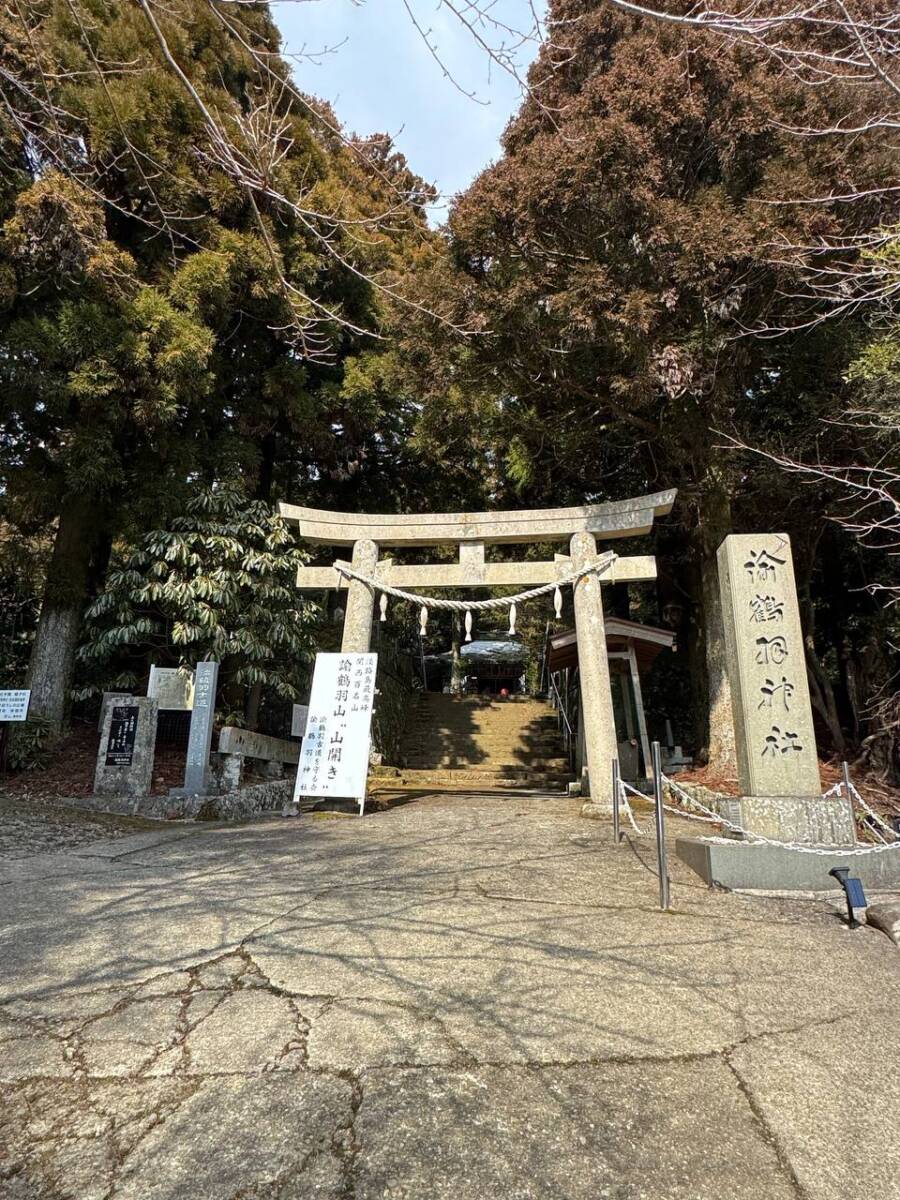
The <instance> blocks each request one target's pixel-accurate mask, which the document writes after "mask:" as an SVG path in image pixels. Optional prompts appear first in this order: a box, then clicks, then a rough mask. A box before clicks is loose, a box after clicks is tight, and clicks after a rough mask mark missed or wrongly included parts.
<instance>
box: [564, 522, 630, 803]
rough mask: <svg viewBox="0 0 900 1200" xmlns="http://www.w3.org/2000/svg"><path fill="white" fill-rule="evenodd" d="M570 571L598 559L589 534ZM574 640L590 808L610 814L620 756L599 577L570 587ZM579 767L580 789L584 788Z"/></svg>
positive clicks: (580, 540)
mask: <svg viewBox="0 0 900 1200" xmlns="http://www.w3.org/2000/svg"><path fill="white" fill-rule="evenodd" d="M569 552H570V554H571V556H572V566H573V567H574V568H577V567H583V566H586V565H587V564H588V563H589V562H591V561H592V560H593V559H594V558H595V557H596V554H597V541H596V538H595V537H594V535H593V534H592V533H576V534H573V535H572V539H571V541H570V543H569ZM573 590H574V601H575V634H576V637H577V638H578V675H579V686H580V690H581V712H582V721H581V728H582V729H583V730H584V751H585V758H586V759H587V774H588V779H589V781H590V794H591V802H592V803H593V804H596V805H599V806H602V807H604V808H605V807H607V806H609V808H610V809H611V808H612V761H613V759H614V758H616V757H617V755H618V746H617V743H616V722H615V717H614V716H613V705H612V687H611V686H610V681H609V660H608V659H607V657H606V626H605V623H604V620H603V599H602V595H601V584H600V579H599V578H598V576H597V575H595V574H591V575H583V576H582V577H581V579H579V580H578V582H577V583H576V584H575V586H574V589H573ZM584 783H585V779H584V768H583V767H582V785H584Z"/></svg>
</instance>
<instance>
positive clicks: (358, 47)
mask: <svg viewBox="0 0 900 1200" xmlns="http://www.w3.org/2000/svg"><path fill="white" fill-rule="evenodd" d="M407 2H408V4H409V9H410V10H411V12H412V17H411V16H410V13H409V12H408V11H407V9H406V5H405V4H404V0H363V2H361V3H359V2H354V0H283V2H281V3H275V4H273V9H274V13H275V19H276V20H277V22H278V26H279V28H280V30H281V33H282V36H283V38H284V41H285V49H286V51H287V52H288V53H289V54H290V53H292V54H303V57H301V58H299V59H297V60H296V61H294V62H293V66H294V74H295V76H296V78H297V81H298V83H299V85H300V86H301V87H302V88H303V90H304V91H307V92H312V93H313V94H315V95H317V96H320V97H322V99H324V100H328V101H329V102H330V103H331V104H332V105H333V107H334V110H335V112H336V114H337V116H338V118H339V119H340V121H341V122H342V124H343V125H344V127H345V128H346V129H347V130H348V131H349V132H353V133H359V134H363V135H365V134H370V133H388V134H390V135H391V136H392V137H393V138H394V141H395V143H396V145H397V147H398V148H399V149H400V150H401V151H402V152H403V153H404V154H405V155H406V157H407V159H408V161H409V165H410V167H411V168H412V169H413V170H414V171H415V172H416V173H417V174H419V175H421V176H422V177H423V178H424V179H426V180H427V181H428V182H429V183H433V184H435V186H436V187H437V188H438V190H439V191H440V192H441V193H442V195H443V196H445V197H449V196H452V195H454V194H455V193H456V192H459V191H461V190H462V189H463V188H465V187H466V186H467V185H468V184H469V183H470V182H471V181H472V180H473V179H474V178H475V176H476V175H477V174H478V173H479V171H481V170H483V168H484V167H486V166H487V165H488V164H489V163H491V162H493V161H494V160H495V159H496V158H498V157H499V155H500V145H499V139H500V135H501V133H502V132H503V129H504V127H505V125H506V123H507V121H508V120H509V118H510V116H512V114H513V113H514V112H515V111H516V109H517V108H518V106H519V103H520V101H521V93H520V88H519V85H518V83H517V82H516V80H515V79H514V78H512V77H511V76H510V75H509V74H507V73H506V72H504V71H503V70H501V69H500V68H499V67H497V66H496V64H493V63H491V61H490V58H489V56H488V55H487V54H485V52H484V51H483V50H481V49H480V48H479V46H478V44H477V41H476V39H475V38H474V37H473V35H472V33H470V32H469V31H468V30H466V29H464V28H463V26H462V25H461V24H460V23H459V22H458V21H457V20H456V18H455V17H454V16H453V14H452V12H451V11H450V10H449V8H448V7H447V5H446V3H444V0H407ZM461 7H462V5H461ZM540 7H543V4H541V5H540ZM492 13H493V14H494V15H495V16H496V17H497V18H498V19H500V20H502V21H504V22H505V23H507V24H508V25H510V26H512V27H513V28H517V29H520V28H527V27H528V23H530V21H531V15H530V14H531V4H530V3H529V2H528V0H494V3H493V6H492ZM413 18H415V21H418V23H419V24H420V26H421V28H422V29H423V30H425V31H430V37H431V40H432V42H433V43H434V44H435V46H436V48H437V53H438V54H439V56H440V58H441V61H442V62H443V63H444V64H445V66H446V67H447V68H448V69H449V71H450V73H451V75H452V79H450V78H447V77H445V75H444V72H443V70H442V68H441V66H440V65H439V64H438V63H437V62H436V61H435V58H434V56H433V55H432V54H431V53H430V51H429V49H428V47H427V46H426V45H425V43H424V41H423V39H422V36H421V34H420V33H419V32H417V30H416V26H415V23H414V20H413ZM482 33H483V35H484V36H485V37H486V38H487V39H489V40H491V41H492V42H493V43H494V44H496V43H497V42H498V41H499V40H500V38H501V37H502V35H501V34H499V33H498V32H497V31H496V30H490V29H483V30H482ZM323 49H324V50H325V51H326V52H325V53H322V54H319V53H317V52H318V51H321V50H323ZM535 50H536V47H535V45H534V43H533V42H529V43H527V44H526V45H525V46H523V47H521V49H520V50H519V51H518V60H519V62H520V64H521V68H522V72H523V73H524V68H525V66H526V65H527V62H528V61H529V59H530V58H531V57H532V56H533V54H534V52H535ZM454 80H455V83H454ZM457 85H458V86H457ZM461 89H462V90H461ZM463 91H465V92H468V93H474V94H475V96H476V99H472V98H470V96H469V95H464V94H463ZM444 204H445V202H442V203H441V204H440V205H438V206H437V207H436V209H435V211H433V212H432V213H431V220H432V222H433V223H439V222H440V221H441V220H442V219H443V217H444V214H445V207H444Z"/></svg>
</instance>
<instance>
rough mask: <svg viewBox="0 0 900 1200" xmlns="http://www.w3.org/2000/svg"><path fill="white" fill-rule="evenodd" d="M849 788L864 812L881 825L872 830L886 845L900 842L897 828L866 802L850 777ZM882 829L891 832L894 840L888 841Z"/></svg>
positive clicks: (839, 785) (839, 786) (852, 796)
mask: <svg viewBox="0 0 900 1200" xmlns="http://www.w3.org/2000/svg"><path fill="white" fill-rule="evenodd" d="M836 786H837V787H838V788H841V786H842V785H841V784H837V785H836ZM847 788H848V790H849V792H850V795H851V798H853V799H855V800H856V802H857V804H858V805H859V807H860V808H861V809H862V810H863V812H864V813H866V814H867V816H869V817H871V819H872V820H873V821H874V822H875V824H876V826H880V828H874V829H872V832H873V833H874V834H875V835H876V837H878V838H880V839H881V841H882V842H884V843H885V845H888V846H895V845H897V844H898V843H900V834H898V833H897V831H896V830H895V829H893V828H892V827H891V826H890V825H888V823H887V821H885V820H884V818H883V817H881V816H880V815H879V814H878V813H877V812H876V811H875V809H874V808H871V807H870V806H869V805H868V804H867V803H866V801H865V800H864V799H863V798H862V796H861V795H860V794H859V791H858V790H857V788H856V784H854V783H851V782H850V780H849V779H848V781H847ZM882 830H884V832H885V833H889V834H890V835H891V837H892V838H893V841H891V842H887V841H886V840H885V837H884V834H883V833H882Z"/></svg>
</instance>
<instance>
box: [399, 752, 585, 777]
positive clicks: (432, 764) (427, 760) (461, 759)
mask: <svg viewBox="0 0 900 1200" xmlns="http://www.w3.org/2000/svg"><path fill="white" fill-rule="evenodd" d="M404 766H406V767H407V768H412V769H414V770H428V771H433V770H438V771H439V770H443V769H444V768H447V767H451V768H454V769H466V770H477V771H493V772H494V773H495V774H501V775H502V774H504V773H506V772H511V771H559V772H565V771H568V769H569V763H568V760H567V759H565V758H529V759H528V761H527V762H521V761H520V762H515V761H512V760H510V759H509V758H479V759H478V761H477V762H473V761H472V759H471V757H470V756H467V755H465V754H444V755H441V756H440V757H437V756H435V757H430V756H429V755H427V754H410V755H408V756H407V758H406V760H405V763H404Z"/></svg>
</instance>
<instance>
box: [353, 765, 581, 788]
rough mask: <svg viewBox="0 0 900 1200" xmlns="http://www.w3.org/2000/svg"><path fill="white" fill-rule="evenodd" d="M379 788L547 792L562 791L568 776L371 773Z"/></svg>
mask: <svg viewBox="0 0 900 1200" xmlns="http://www.w3.org/2000/svg"><path fill="white" fill-rule="evenodd" d="M373 778H374V779H375V780H377V782H378V783H379V784H382V785H387V786H390V787H439V786H440V787H453V788H457V787H461V788H474V789H482V788H516V787H528V788H550V789H552V790H556V791H565V790H566V787H567V786H568V784H569V782H570V781H571V779H572V776H571V775H569V774H564V773H562V772H550V771H523V772H521V773H520V774H509V775H500V774H495V773H493V772H490V771H480V770H478V769H475V768H468V769H465V770H451V769H446V770H439V771H424V770H411V769H408V768H406V767H397V768H393V769H391V768H381V769H379V770H377V771H374V772H373Z"/></svg>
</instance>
